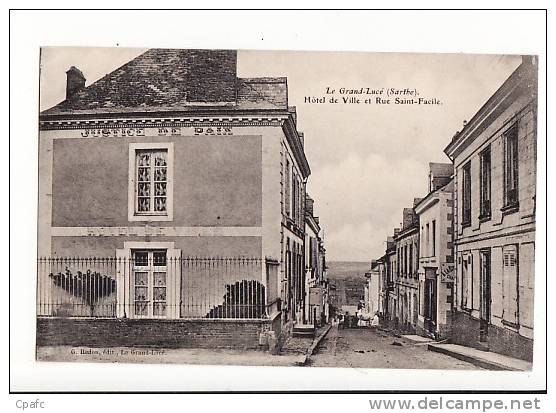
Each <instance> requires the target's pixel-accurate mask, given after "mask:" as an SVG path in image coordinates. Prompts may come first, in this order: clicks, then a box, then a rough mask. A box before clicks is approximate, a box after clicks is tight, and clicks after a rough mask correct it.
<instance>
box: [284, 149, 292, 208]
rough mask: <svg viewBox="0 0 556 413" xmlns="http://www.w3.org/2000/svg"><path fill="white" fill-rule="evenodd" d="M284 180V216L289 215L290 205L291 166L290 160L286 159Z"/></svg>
mask: <svg viewBox="0 0 556 413" xmlns="http://www.w3.org/2000/svg"><path fill="white" fill-rule="evenodd" d="M285 172H286V173H285V182H284V195H285V196H284V198H285V199H284V204H285V208H286V216H288V217H289V216H291V205H290V202H291V201H290V190H291V175H290V174H291V168H290V161H289V160H288V159H286V171H285Z"/></svg>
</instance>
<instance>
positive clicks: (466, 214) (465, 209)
mask: <svg viewBox="0 0 556 413" xmlns="http://www.w3.org/2000/svg"><path fill="white" fill-rule="evenodd" d="M462 190H463V194H462V204H461V205H462V211H461V212H462V213H461V215H462V218H461V224H462V225H464V226H467V225H470V224H471V162H467V163H466V164H465V166H464V167H463V188H462Z"/></svg>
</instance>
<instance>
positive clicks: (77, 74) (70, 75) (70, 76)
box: [66, 66, 87, 100]
mask: <svg viewBox="0 0 556 413" xmlns="http://www.w3.org/2000/svg"><path fill="white" fill-rule="evenodd" d="M86 80H87V79H85V76H83V72H81V70H79V69H78V68H76V67H75V66H72V67H70V68H69V70H68V71H67V72H66V100H67V99H69V98H71V97H72V96H73V95H75V94H76V93H77V92H79V91H80V90H81V89H83V88H84V87H85V81H86Z"/></svg>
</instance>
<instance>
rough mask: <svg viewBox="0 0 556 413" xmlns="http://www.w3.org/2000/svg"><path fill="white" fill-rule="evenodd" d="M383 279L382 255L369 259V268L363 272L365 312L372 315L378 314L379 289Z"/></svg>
mask: <svg viewBox="0 0 556 413" xmlns="http://www.w3.org/2000/svg"><path fill="white" fill-rule="evenodd" d="M384 279H385V265H384V257H381V258H379V259H378V260H372V261H371V268H370V270H369V271H367V272H366V273H365V312H366V313H367V314H369V315H370V317H374V315H375V314H377V315H378V314H380V312H381V305H380V290H381V285H383V280H384Z"/></svg>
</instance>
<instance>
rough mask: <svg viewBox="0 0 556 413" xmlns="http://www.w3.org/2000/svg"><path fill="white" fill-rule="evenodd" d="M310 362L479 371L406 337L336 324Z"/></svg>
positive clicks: (340, 365)
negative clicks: (339, 326)
mask: <svg viewBox="0 0 556 413" xmlns="http://www.w3.org/2000/svg"><path fill="white" fill-rule="evenodd" d="M308 365H310V366H314V367H362V368H398V369H448V370H473V369H475V370H477V369H479V368H478V367H476V366H474V365H472V364H470V363H466V362H463V361H460V360H457V359H455V358H453V357H450V356H447V355H444V354H439V353H434V352H432V351H428V350H427V346H426V344H425V345H423V344H416V343H413V342H411V341H409V340H405V339H403V338H398V337H395V336H394V335H392V334H390V333H387V332H384V331H381V330H371V329H369V328H353V329H350V328H347V329H341V330H338V328H337V327H333V328H332V329H331V330H330V332H329V333H328V335H327V336H326V337H325V338H324V340H323V341H322V342H321V343H320V345H319V347H318V348H317V350H316V352H315V354H314V355H313V356H312V357H311V358H310V360H309V363H308Z"/></svg>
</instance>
